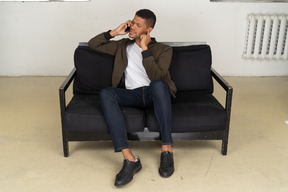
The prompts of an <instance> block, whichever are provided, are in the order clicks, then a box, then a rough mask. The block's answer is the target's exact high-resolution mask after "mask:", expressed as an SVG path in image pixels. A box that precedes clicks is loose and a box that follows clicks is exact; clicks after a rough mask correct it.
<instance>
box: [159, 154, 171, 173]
mask: <svg viewBox="0 0 288 192" xmlns="http://www.w3.org/2000/svg"><path fill="white" fill-rule="evenodd" d="M160 161H161V162H160V167H159V174H160V175H161V177H165V178H166V177H170V176H171V175H172V174H173V173H174V161H173V153H170V152H169V151H164V152H162V153H161V159H160Z"/></svg>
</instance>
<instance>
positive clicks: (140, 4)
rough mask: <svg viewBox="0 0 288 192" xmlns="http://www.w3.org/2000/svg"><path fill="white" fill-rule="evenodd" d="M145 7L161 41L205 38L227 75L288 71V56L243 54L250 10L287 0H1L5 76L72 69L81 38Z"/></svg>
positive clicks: (273, 9) (0, 69)
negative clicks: (250, 0) (154, 18)
mask: <svg viewBox="0 0 288 192" xmlns="http://www.w3.org/2000/svg"><path fill="white" fill-rule="evenodd" d="M141 8H149V9H151V10H153V11H154V12H155V13H156V15H157V19H158V20H157V24H156V27H155V29H154V31H153V32H152V33H151V35H152V36H155V37H156V38H157V40H158V41H206V42H207V43H208V44H209V45H210V46H211V48H212V51H213V66H214V68H215V69H217V70H218V71H219V72H220V74H222V75H231V76H282V75H285V76H286V75H288V60H273V61H260V60H246V59H243V58H242V52H243V48H244V42H245V32H246V17H247V15H248V14H249V13H285V14H287V13H288V3H210V2H209V0H178V1H175V0H137V1H135V0H122V1H121V0H91V2H70V3H68V2H65V3H63V2H58V3H57V2H54V3H43V2H42V3H41V2H38V3H35V2H34V3H33V2H30V3H29V2H26V3H22V2H0V76H19V75H45V76H46V75H52V76H57V75H67V74H68V73H69V72H70V70H71V69H72V67H73V52H74V49H75V48H76V47H77V45H78V42H87V41H88V40H89V39H90V38H92V37H93V36H94V35H96V34H98V33H100V32H102V31H107V30H108V29H111V28H114V27H117V26H118V25H119V24H120V23H121V22H124V21H126V20H128V19H131V18H133V16H134V13H135V12H136V11H137V10H138V9H141Z"/></svg>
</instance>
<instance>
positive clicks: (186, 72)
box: [170, 45, 213, 93]
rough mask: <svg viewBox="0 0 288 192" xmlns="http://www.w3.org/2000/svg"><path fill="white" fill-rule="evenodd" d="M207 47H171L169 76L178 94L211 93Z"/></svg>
mask: <svg viewBox="0 0 288 192" xmlns="http://www.w3.org/2000/svg"><path fill="white" fill-rule="evenodd" d="M211 61H212V56H211V50H210V47H209V45H191V46H182V47H173V57H172V61H171V66H170V74H171V78H172V80H173V81H174V82H175V84H176V87H177V90H178V92H188V91H189V92H190V91H197V92H209V93H212V92H213V81H212V76H211Z"/></svg>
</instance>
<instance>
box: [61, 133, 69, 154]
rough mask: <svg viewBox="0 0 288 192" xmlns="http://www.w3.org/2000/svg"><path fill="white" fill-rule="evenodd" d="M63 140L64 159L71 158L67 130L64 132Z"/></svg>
mask: <svg viewBox="0 0 288 192" xmlns="http://www.w3.org/2000/svg"><path fill="white" fill-rule="evenodd" d="M62 139H63V152H64V157H68V156H69V143H68V139H67V134H66V131H65V130H63V131H62Z"/></svg>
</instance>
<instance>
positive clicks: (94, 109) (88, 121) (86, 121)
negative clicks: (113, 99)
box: [63, 94, 145, 133]
mask: <svg viewBox="0 0 288 192" xmlns="http://www.w3.org/2000/svg"><path fill="white" fill-rule="evenodd" d="M121 109H122V112H123V115H124V119H125V123H126V129H127V132H139V131H143V130H144V128H145V120H144V116H145V113H144V111H143V110H141V109H137V108H130V107H122V108H121ZM63 128H64V129H68V130H73V131H85V132H97V133H109V129H108V126H107V124H106V122H105V119H104V115H103V112H102V107H101V102H100V100H99V96H98V95H89V94H85V95H80V94H77V95H74V96H73V98H72V100H71V101H70V103H69V104H68V106H67V109H66V111H65V115H64V119H63Z"/></svg>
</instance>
